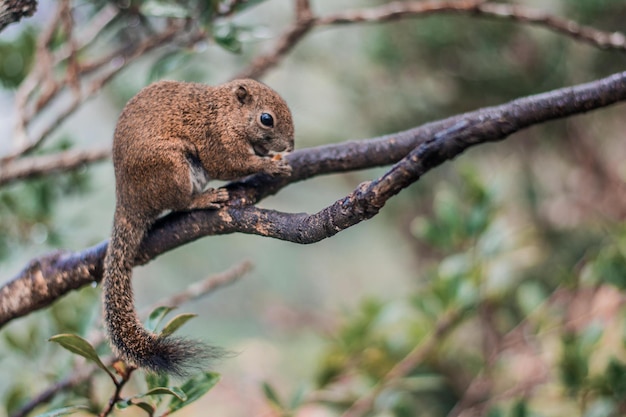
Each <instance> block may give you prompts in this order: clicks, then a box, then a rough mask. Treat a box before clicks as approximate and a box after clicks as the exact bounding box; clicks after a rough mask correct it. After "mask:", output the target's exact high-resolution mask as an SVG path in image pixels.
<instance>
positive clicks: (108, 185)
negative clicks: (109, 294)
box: [0, 0, 626, 417]
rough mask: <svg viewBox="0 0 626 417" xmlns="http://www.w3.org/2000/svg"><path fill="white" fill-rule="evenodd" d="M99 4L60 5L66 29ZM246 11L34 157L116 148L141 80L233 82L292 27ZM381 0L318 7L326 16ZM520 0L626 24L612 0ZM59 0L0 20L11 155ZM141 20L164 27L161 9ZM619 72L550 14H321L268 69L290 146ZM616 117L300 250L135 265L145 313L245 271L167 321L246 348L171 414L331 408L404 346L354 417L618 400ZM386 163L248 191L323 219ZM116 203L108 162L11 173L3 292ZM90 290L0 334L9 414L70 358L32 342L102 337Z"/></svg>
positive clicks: (97, 238) (190, 253) (148, 62)
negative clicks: (549, 21)
mask: <svg viewBox="0 0 626 417" xmlns="http://www.w3.org/2000/svg"><path fill="white" fill-rule="evenodd" d="M106 3H107V2H102V1H93V2H83V3H80V4H78V3H76V4H73V7H74V21H75V25H76V26H77V27H78V26H80V24H84V23H85V22H86V21H87V20H88V18H89V17H90V16H92V15H94V14H95V13H96V12H97V11H99V10H101V9H102V8H103V7H105V5H106ZM145 3H146V4H150V2H145ZM152 3H154V4H153V5H152V6H151V7H158V6H159V5H161V6H162V5H164V4H167V3H168V2H164V1H159V2H156V1H155V2H152ZM254 3H258V4H256V5H254V6H253V7H249V8H245V10H242V11H241V12H237V13H234V14H233V15H232V16H229V17H226V18H222V19H220V20H217V21H216V22H215V23H214V25H213V26H211V30H212V34H213V38H211V37H209V38H207V40H206V41H205V42H201V43H198V44H195V45H194V46H193V47H187V48H182V47H177V46H176V45H170V46H168V47H167V48H156V49H155V50H154V51H152V52H151V53H148V54H146V55H144V56H142V57H141V58H139V59H137V60H135V61H133V62H132V63H130V64H129V65H127V66H126V67H125V68H124V69H123V70H122V71H121V72H119V73H118V74H117V75H116V76H115V77H114V78H113V79H112V81H111V82H110V83H108V84H106V85H105V86H104V88H102V89H101V91H99V92H98V93H97V94H96V95H94V97H93V98H92V99H90V100H89V101H87V102H85V103H84V104H82V105H80V107H79V108H78V110H77V111H76V112H75V113H73V114H72V115H71V116H70V117H69V118H68V119H67V120H65V121H64V122H63V124H62V125H61V126H60V128H59V129H57V130H56V131H55V132H54V133H53V134H52V135H51V136H50V137H49V138H48V139H47V140H46V142H45V144H44V145H42V147H41V148H40V149H38V150H37V152H38V153H40V154H47V153H54V152H57V151H59V150H62V149H70V148H71V149H94V148H102V147H109V146H110V144H111V139H112V133H113V130H114V127H115V123H116V118H117V115H118V114H119V112H120V111H121V108H122V107H123V105H124V103H125V102H126V101H127V100H128V99H129V98H130V97H132V96H133V95H134V94H135V93H136V92H137V91H138V90H139V89H141V88H142V87H143V86H145V85H147V84H148V83H149V82H151V81H154V80H157V79H176V80H186V81H199V82H204V83H208V84H216V83H221V82H224V81H227V80H228V79H229V78H231V77H232V76H233V75H234V74H236V73H237V72H239V71H240V70H241V69H243V68H245V67H246V66H247V65H248V64H249V63H250V62H251V60H252V58H253V57H255V56H257V55H258V54H259V53H260V52H262V51H267V50H269V49H271V47H272V45H273V43H274V41H275V39H276V37H277V36H278V35H279V34H280V33H281V32H282V31H283V30H284V29H285V28H286V27H287V26H288V25H289V24H290V22H291V21H292V19H293V5H292V2H289V1H286V0H267V1H260V2H254ZM385 3H386V2H382V1H354V0H353V1H349V0H340V1H330V0H313V1H311V6H312V8H313V11H314V12H315V13H316V14H318V15H320V16H325V15H329V14H332V13H336V12H340V11H345V10H352V9H366V8H369V7H376V6H380V5H384V4H385ZM501 3H504V4H513V3H510V2H501ZM172 4H184V3H174V2H172ZM194 4H195V3H194ZM523 4H524V5H526V6H529V7H536V8H537V9H538V10H541V11H543V12H546V13H550V14H552V15H555V16H560V17H562V18H567V19H571V20H573V21H576V22H578V23H580V24H585V25H590V26H593V27H594V28H596V29H599V30H602V31H606V32H609V33H610V32H614V31H621V32H622V33H623V32H624V31H626V26H625V25H624V22H626V4H625V3H624V2H623V1H619V0H604V1H597V0H553V1H550V2H538V1H530V2H523ZM116 6H117V7H122V8H124V7H129V6H128V5H123V4H122V3H116ZM56 7H57V4H56V3H54V2H41V3H40V4H39V9H38V11H37V13H36V14H35V16H34V17H32V18H28V19H24V20H22V21H21V22H20V23H17V24H13V25H11V26H9V27H8V28H7V29H5V30H4V31H3V32H2V33H1V34H0V83H1V84H2V87H3V88H2V89H0V137H2V138H4V139H3V140H2V141H0V152H2V153H9V152H10V151H11V150H12V146H14V141H13V139H12V138H13V137H14V126H15V119H16V116H17V113H16V101H15V100H16V88H17V87H18V86H19V85H20V83H21V82H22V80H23V79H24V77H25V76H26V74H27V73H28V71H29V70H30V68H32V66H33V65H34V63H33V62H32V60H33V57H34V53H35V49H36V37H37V36H38V33H40V31H41V30H42V27H43V26H44V25H45V24H46V22H47V21H49V20H50V19H51V18H52V16H53V14H54V12H55V10H56ZM130 9H132V4H131V7H130ZM143 10H144V11H145V9H143ZM152 10H154V9H152ZM157 11H158V9H157ZM134 19H135V20H133V17H127V18H126V20H124V19H121V20H120V21H118V22H116V23H114V24H111V25H109V26H107V27H106V28H105V29H104V30H103V34H102V35H101V37H100V38H99V40H98V42H99V44H101V45H102V48H109V49H115V47H117V46H119V45H124V42H129V39H132V36H134V35H133V33H134V32H133V31H134V30H137V29H136V28H135V26H133V25H144V24H146V23H145V22H144V21H143V20H141V19H139V18H138V17H137V16H135V17H134ZM150 19H152V20H153V24H154V25H155V27H156V28H158V27H159V26H158V25H159V24H161V23H160V22H162V20H163V18H162V17H159V16H158V15H156V17H150ZM159 19H161V20H159ZM56 41H57V42H59V43H62V42H63V39H61V38H60V39H57V40H56ZM53 46H54V45H53ZM625 66H626V55H624V53H623V51H622V52H619V51H611V50H600V49H598V48H596V47H593V46H591V45H588V44H586V43H582V42H579V41H576V40H575V39H572V38H571V37H568V36H565V35H562V34H557V33H554V32H552V31H549V30H546V29H545V28H542V27H538V26H532V25H530V24H524V23H515V22H511V21H507V20H502V19H500V20H498V19H485V18H481V17H478V16H471V15H467V14H465V15H462V14H436V15H430V16H422V17H419V18H408V19H404V20H398V21H393V22H389V23H370V24H346V25H343V26H336V27H322V28H316V29H314V30H313V31H312V32H311V33H309V34H308V35H307V36H305V37H304V39H303V40H302V41H301V42H300V43H299V44H298V45H297V46H296V47H295V48H294V50H293V51H292V52H290V53H289V54H288V55H287V56H286V57H285V58H284V59H283V60H282V61H281V62H280V64H279V65H278V66H277V67H276V68H273V69H271V70H270V71H268V72H267V73H266V75H264V76H263V77H262V80H263V81H264V82H265V83H267V84H269V85H270V86H271V87H272V88H274V89H275V90H277V91H278V92H279V93H280V94H281V95H283V97H284V98H285V99H286V101H287V102H288V103H289V105H290V107H291V109H292V112H293V115H294V121H295V126H296V147H297V148H307V147H314V146H318V145H323V144H327V143H338V142H342V141H346V140H351V139H365V138H371V137H375V136H378V135H382V134H387V133H393V132H397V131H401V130H405V129H409V128H412V127H415V126H418V125H420V124H423V123H425V122H428V121H433V120H437V119H440V118H444V117H448V116H452V115H455V114H458V113H462V112H466V111H472V110H475V109H478V108H480V107H484V106H490V105H498V104H502V103H505V102H507V101H509V100H512V99H515V98H518V97H523V96H527V95H530V94H535V93H539V92H543V91H548V90H550V89H555V88H559V87H564V86H568V85H573V84H577V83H582V82H587V81H591V80H594V79H597V78H600V77H603V76H606V75H609V74H611V73H614V72H618V71H622V70H624V68H625ZM625 115H626V113H625V107H624V105H617V106H613V107H610V108H604V109H601V110H599V111H595V112H592V113H589V114H587V115H582V116H577V117H573V118H570V119H567V120H561V121H555V122H550V123H546V124H543V125H541V126H537V127H533V128H531V129H528V130H525V131H523V132H520V133H517V134H515V135H514V137H512V138H510V139H509V140H507V141H505V142H503V143H497V144H488V145H484V146H479V147H476V148H473V149H471V150H470V151H468V152H467V153H466V154H464V155H463V156H461V157H460V158H458V159H456V160H455V161H453V162H449V163H447V164H444V165H443V166H442V167H440V168H437V169H436V170H434V171H432V172H430V173H429V174H428V175H426V176H425V177H424V178H423V179H421V180H420V181H419V182H418V183H416V184H415V185H413V186H411V187H410V188H408V189H406V190H404V191H403V192H402V193H401V194H399V195H398V196H397V197H395V198H394V199H392V200H390V201H389V203H388V204H387V205H386V206H385V207H384V209H383V210H382V211H381V213H380V214H379V215H378V216H376V217H374V218H373V219H371V220H370V221H367V222H364V223H361V224H359V225H357V226H355V227H352V228H350V229H348V230H346V231H344V232H342V233H339V234H338V235H336V236H334V237H333V238H331V239H327V240H324V241H321V242H319V243H316V244H314V245H307V246H298V245H296V244H293V243H287V242H281V241H277V240H272V239H267V238H262V237H257V236H247V235H230V236H214V237H206V238H204V239H201V240H199V241H197V242H194V243H192V244H189V245H185V246H183V247H181V248H179V249H177V250H174V251H171V252H169V253H167V254H165V255H163V256H160V257H159V258H157V259H155V260H153V261H152V262H150V263H149V264H148V265H146V266H143V267H138V268H136V269H135V270H134V279H133V286H134V288H135V292H136V298H137V306H138V308H139V309H141V308H142V307H145V306H149V305H152V304H154V303H156V302H158V300H160V299H163V298H165V297H168V296H169V295H172V294H175V293H177V292H180V291H183V290H184V289H185V288H186V287H187V286H188V285H190V284H192V283H194V282H195V281H198V280H201V279H204V278H206V277H208V276H210V275H212V274H215V273H217V272H220V271H223V270H225V269H227V268H229V267H231V266H232V265H234V264H236V263H238V262H241V261H242V260H246V259H247V260H250V261H251V262H252V263H253V264H254V269H253V270H252V271H251V272H249V273H248V274H246V275H245V276H244V277H243V278H242V279H241V280H239V281H237V282H236V283H235V284H233V285H231V286H229V287H226V288H223V289H220V290H219V291H218V292H215V293H213V294H211V295H210V296H208V297H206V298H203V299H202V300H199V301H195V302H192V303H188V304H185V305H183V306H180V308H179V309H178V310H177V311H178V312H194V313H197V314H198V315H199V317H198V318H196V319H195V320H191V321H190V322H189V323H188V324H186V325H185V327H184V328H183V329H182V330H181V334H184V335H188V336H192V337H197V338H202V339H204V340H208V341H210V342H211V343H213V344H216V345H219V346H222V347H225V348H227V349H229V350H232V351H234V352H236V353H237V354H236V355H235V356H233V357H232V358H229V359H226V360H224V361H223V362H221V363H219V364H217V366H216V371H218V372H219V373H221V375H222V380H221V382H220V383H219V384H218V386H217V387H216V388H214V389H213V390H212V391H210V392H209V393H208V394H207V395H206V396H204V397H203V398H201V399H200V400H198V401H196V402H195V403H193V404H192V405H189V406H188V407H186V408H185V409H184V410H182V411H180V412H179V413H180V415H190V416H191V415H207V413H208V410H211V411H210V415H215V416H229V417H231V416H232V417H237V416H242V417H243V416H274V415H276V416H279V415H298V416H315V417H317V416H320V417H321V416H335V415H341V413H342V412H344V411H345V410H346V409H348V408H349V407H350V405H351V404H352V402H354V401H355V400H356V399H357V398H361V397H363V396H367V395H368V393H371V389H372V387H375V386H376V384H377V383H380V381H381V380H382V379H383V378H384V377H385V375H387V374H388V372H389V371H390V370H391V369H392V368H393V367H394V365H396V364H397V363H398V362H400V361H401V360H403V359H405V358H407V357H412V358H414V359H415V362H414V363H413V366H412V367H411V368H410V370H409V371H407V372H405V373H404V374H403V375H402V378H399V379H398V381H397V382H398V383H395V384H392V385H390V386H385V387H384V389H382V390H380V392H378V393H377V394H378V395H376V396H375V400H374V401H373V404H372V405H371V407H370V409H369V414H366V415H376V416H412V415H420V416H422V415H423V416H446V415H489V416H531V415H532V416H565V415H567V416H576V415H580V416H583V415H584V416H618V415H624V413H626V400H625V398H626V397H625V395H626V350H625V346H626V308H625V307H624V301H625V300H624V293H623V289H624V288H625V287H626V226H625V225H624V219H625V217H626V163H624V161H625V160H626V146H624V140H625V133H624V132H626V118H625V117H624V116H625ZM45 117H46V116H45V115H44V116H43V119H44V120H45ZM383 172H384V169H371V170H365V171H359V172H352V173H347V174H340V175H328V176H323V177H318V178H315V179H312V180H308V181H306V182H302V183H297V184H295V185H292V186H289V187H288V188H286V189H284V190H282V191H281V192H280V193H279V194H278V195H276V196H274V197H272V198H268V199H266V200H264V201H262V203H261V204H260V205H261V206H262V207H267V208H272V209H276V210H281V211H287V212H307V213H315V212H317V211H318V210H320V209H322V208H324V207H326V206H328V205H330V204H332V203H333V202H334V201H336V200H338V199H340V198H342V197H344V196H345V195H346V194H348V193H349V192H350V191H352V190H353V189H354V188H355V187H356V186H357V185H358V184H359V183H360V182H362V181H365V180H368V179H372V178H375V177H377V176H379V175H380V174H382V173H383ZM113 208H114V178H113V169H112V165H111V163H110V160H108V159H107V160H104V161H102V162H98V163H94V164H89V165H86V166H84V167H82V168H80V169H78V170H74V171H72V172H68V173H63V174H61V175H56V174H55V175H52V176H47V177H44V178H37V179H31V180H26V181H18V182H15V183H12V184H9V185H6V186H4V187H2V188H1V189H0V284H3V283H5V282H7V281H8V280H10V279H11V277H13V276H15V275H16V274H17V273H18V272H19V271H20V270H21V269H22V268H24V267H25V266H26V264H27V263H28V261H29V260H30V259H33V258H35V257H37V256H41V255H44V254H47V253H50V252H52V251H54V250H57V249H64V250H72V251H80V250H83V249H85V248H87V247H89V246H92V245H94V244H97V243H99V242H101V241H102V240H104V239H106V238H107V237H108V234H109V233H110V227H111V222H112V215H113ZM99 293H100V289H99V288H83V289H81V290H79V291H76V292H74V293H72V294H70V295H68V296H66V297H64V298H63V299H61V300H60V301H58V302H57V303H55V304H54V305H53V306H52V307H50V308H46V309H43V310H41V311H38V312H36V313H33V314H30V315H29V316H28V317H26V318H21V319H18V320H15V321H13V322H11V323H10V324H8V325H7V326H5V327H4V328H3V329H2V331H1V332H0V399H1V400H0V404H4V407H3V406H2V405H0V416H11V415H13V414H12V413H14V412H15V411H16V410H18V409H19V407H20V406H21V405H23V404H25V403H26V402H27V401H28V399H29V398H31V397H32V396H33V395H35V394H37V393H39V392H40V391H42V390H44V389H46V388H47V387H50V386H52V385H53V384H54V383H55V381H58V380H60V379H61V378H62V377H65V376H67V375H68V374H69V373H71V372H72V368H71V366H72V364H73V361H74V359H75V358H74V357H73V356H72V355H71V354H70V353H69V352H67V351H65V350H63V349H61V348H60V347H59V346H57V345H54V344H51V343H48V342H47V339H48V338H49V337H51V336H52V335H54V334H57V333H64V332H74V333H78V334H81V335H83V336H85V337H88V336H89V335H90V334H93V332H95V331H97V330H98V329H100V327H101V326H100V300H99ZM437 329H440V330H442V331H436V330H437ZM413 349H417V350H418V351H419V352H418V354H417V355H415V351H413ZM411 354H413V356H411ZM110 385H111V384H110V381H109V380H107V379H106V376H102V378H95V379H93V380H92V382H91V383H90V384H87V385H85V386H83V387H82V389H75V390H74V391H72V392H68V393H64V394H63V395H60V396H58V397H57V398H56V399H55V400H54V401H53V403H52V404H51V405H48V406H45V407H40V408H38V411H39V412H43V411H45V410H46V409H47V408H46V407H51V408H53V406H57V407H59V406H61V405H64V404H77V403H82V404H88V405H89V407H94V408H93V409H95V410H97V409H98V408H96V407H98V406H99V407H100V409H102V404H104V403H106V401H107V399H108V398H109V396H110V395H111V394H110V393H111V391H112V387H111V386H110ZM138 385H139V387H134V386H132V385H131V386H129V387H128V389H129V391H130V392H132V391H133V390H140V389H141V387H140V384H139V383H138ZM119 413H120V414H121V413H122V412H119ZM123 413H124V415H145V412H143V411H141V410H139V409H137V410H131V409H128V410H124V411H123ZM185 413H186V414H185ZM471 413H475V414H471ZM35 414H36V413H35ZM177 415H178V414H177ZM364 415H365V414H364Z"/></svg>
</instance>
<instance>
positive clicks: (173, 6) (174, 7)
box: [139, 0, 189, 19]
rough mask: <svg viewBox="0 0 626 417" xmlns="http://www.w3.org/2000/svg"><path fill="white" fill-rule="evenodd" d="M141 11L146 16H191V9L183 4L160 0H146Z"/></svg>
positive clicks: (181, 17)
mask: <svg viewBox="0 0 626 417" xmlns="http://www.w3.org/2000/svg"><path fill="white" fill-rule="evenodd" d="M139 11H140V12H141V13H142V14H144V15H146V16H155V17H173V18H177V19H184V18H186V17H189V9H188V8H186V7H184V6H183V5H180V4H177V3H174V2H166V1H159V0H149V1H146V2H144V3H143V4H142V5H141V6H140V7H139Z"/></svg>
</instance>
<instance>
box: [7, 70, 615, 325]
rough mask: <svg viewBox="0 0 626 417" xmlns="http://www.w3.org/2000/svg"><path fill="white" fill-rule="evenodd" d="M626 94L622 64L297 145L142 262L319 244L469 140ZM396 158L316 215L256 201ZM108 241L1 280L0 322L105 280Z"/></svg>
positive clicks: (157, 235) (157, 232)
mask: <svg viewBox="0 0 626 417" xmlns="http://www.w3.org/2000/svg"><path fill="white" fill-rule="evenodd" d="M624 100H626V72H622V73H618V74H615V75H612V76H610V77H607V78H603V79H600V80H597V81H593V82H590V83H587V84H581V85H578V86H575V87H570V88H563V89H559V90H554V91H551V92H548V93H544V94H539V95H535V96H529V97H526V98H521V99H517V100H514V101H511V102H509V103H506V104H503V105H500V106H496V107H489V108H484V109H481V110H477V111H474V112H470V113H465V114H462V115H458V116H454V117H451V118H448V119H444V120H440V121H437V122H433V123H429V124H426V125H423V126H419V127H416V128H414V129H411V130H408V131H405V132H400V133H397V134H392V135H387V136H384V137H379V138H373V139H368V140H361V141H351V142H344V143H340V144H336V145H327V146H320V147H316V148H309V149H302V150H298V151H295V152H294V153H292V154H291V155H290V156H289V157H288V160H289V163H290V164H291V165H292V167H293V174H292V176H291V177H288V178H270V177H268V176H264V175H256V176H253V177H250V178H248V179H245V180H242V181H239V182H234V183H231V184H229V185H228V188H229V190H230V193H231V200H230V201H229V205H228V206H227V207H225V208H223V209H221V210H217V211H215V210H200V211H193V212H186V213H173V214H171V215H168V216H166V217H164V218H162V219H160V220H159V221H158V222H157V224H155V225H154V227H153V228H152V230H151V231H150V233H149V234H148V236H147V237H146V239H145V240H144V242H143V244H142V247H141V249H140V252H139V255H138V257H137V259H136V264H137V265H138V264H144V263H146V262H148V261H150V260H151V259H154V258H155V257H157V256H158V255H160V254H162V253H164V252H167V251H169V250H171V249H173V248H176V247H178V246H181V245H183V244H185V243H188V242H191V241H194V240H196V239H199V238H201V237H204V236H209V235H220V234H228V233H237V232H239V233H248V234H256V235H261V236H267V237H273V238H276V239H282V240H287V241H291V242H295V243H301V244H305V243H314V242H318V241H320V240H322V239H326V238H328V237H331V236H333V235H335V234H337V233H338V232H340V231H342V230H345V229H347V228H349V227H351V226H353V225H355V224H358V223H360V222H361V221H363V220H367V219H369V218H371V217H373V216H375V215H376V214H377V213H378V211H379V210H380V209H381V208H382V207H383V206H384V204H385V203H386V202H387V200H389V199H390V198H391V197H393V196H394V195H396V194H397V193H398V192H400V191H401V190H402V189H404V188H406V187H407V186H409V185H411V184H412V183H414V182H416V181H418V180H419V178H420V177H421V176H423V175H424V174H426V173H427V172H428V171H430V170H431V169H433V168H434V167H436V166H438V165H440V164H442V163H443V162H445V161H447V160H450V159H453V158H455V157H457V156H458V155H460V154H461V153H463V152H464V151H465V150H466V149H468V148H470V147H472V146H475V145H479V144H484V143H486V142H494V141H499V140H503V139H505V138H507V137H509V136H510V135H511V134H513V133H515V132H517V131H519V130H521V129H524V128H527V127H529V126H532V125H535V124H539V123H543V122H546V121H549V120H553V119H557V118H563V117H568V116H572V115H575V114H580V113H584V112H587V111H590V110H594V109H599V108H603V107H606V106H609V105H611V104H615V103H617V102H620V101H624ZM390 164H395V165H393V167H392V168H391V169H390V170H389V171H387V172H386V173H385V174H384V175H383V176H381V177H380V178H378V179H375V180H373V181H371V182H368V183H364V184H361V185H359V186H358V187H357V188H356V189H355V190H354V191H353V192H352V193H350V194H349V195H347V196H345V197H343V198H342V199H340V200H338V201H336V202H335V203H333V204H331V205H330V206H328V207H326V208H325V209H323V210H321V211H320V212H318V213H315V214H311V215H309V214H305V213H297V214H293V213H283V212H278V211H273V210H267V209H260V208H257V207H255V206H254V205H253V204H255V203H256V202H258V201H260V200H262V199H263V198H265V197H267V196H269V195H271V194H275V193H276V192H278V191H279V190H280V189H282V188H283V187H285V186H287V185H288V184H291V183H294V182H298V181H302V180H305V179H307V178H311V177H315V176H318V175H323V174H329V173H334V172H346V171H351V170H357V169H364V168H370V167H377V166H384V165H390ZM106 245H107V243H106V242H102V243H100V244H99V245H96V246H94V247H92V248H88V249H86V250H84V251H80V252H58V253H54V254H51V255H48V256H43V257H41V258H38V259H35V260H33V261H32V262H31V263H30V265H29V266H27V267H26V268H25V269H24V270H23V271H22V272H20V273H19V274H18V275H17V276H16V277H15V278H14V279H13V280H12V281H10V282H9V283H8V284H6V285H5V286H4V287H2V288H0V327H1V326H3V325H4V324H6V323H8V322H9V321H10V320H12V319H14V318H17V317H21V316H24V315H26V314H28V313H30V312H31V311H34V310H36V309H39V308H42V307H45V306H47V305H49V304H50V303H52V302H53V301H54V300H56V299H57V298H58V297H60V296H62V295H64V294H66V293H67V292H69V291H71V290H73V289H76V288H79V287H81V286H83V285H87V284H89V283H91V282H94V281H99V280H100V279H101V275H102V259H103V257H104V253H105V251H106Z"/></svg>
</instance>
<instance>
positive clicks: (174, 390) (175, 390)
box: [140, 387, 187, 401]
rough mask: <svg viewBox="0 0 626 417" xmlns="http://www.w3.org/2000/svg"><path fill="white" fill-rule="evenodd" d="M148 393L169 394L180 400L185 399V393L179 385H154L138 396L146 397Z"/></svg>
mask: <svg viewBox="0 0 626 417" xmlns="http://www.w3.org/2000/svg"><path fill="white" fill-rule="evenodd" d="M148 395H171V396H173V397H176V398H178V399H179V400H181V401H185V400H187V395H186V394H185V392H184V391H183V390H182V389H180V388H179V387H156V388H152V389H151V390H150V391H148V392H146V393H145V394H141V395H140V397H146V396H148Z"/></svg>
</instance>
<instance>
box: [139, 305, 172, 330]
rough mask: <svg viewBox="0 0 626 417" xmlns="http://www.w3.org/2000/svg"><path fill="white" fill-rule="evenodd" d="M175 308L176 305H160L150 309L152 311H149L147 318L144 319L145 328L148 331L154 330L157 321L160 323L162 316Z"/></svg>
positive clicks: (157, 323)
mask: <svg viewBox="0 0 626 417" xmlns="http://www.w3.org/2000/svg"><path fill="white" fill-rule="evenodd" d="M175 308H176V307H167V306H161V307H157V308H155V309H154V310H152V313H150V316H148V320H146V324H145V327H146V330H148V331H149V332H154V331H155V330H156V328H157V326H158V325H159V323H161V320H163V317H165V316H166V315H167V313H169V312H170V311H172V310H174V309H175Z"/></svg>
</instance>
